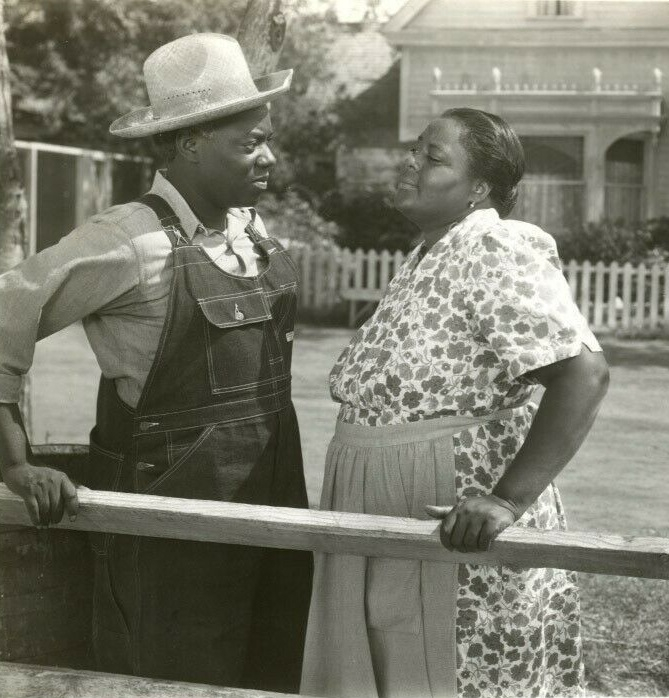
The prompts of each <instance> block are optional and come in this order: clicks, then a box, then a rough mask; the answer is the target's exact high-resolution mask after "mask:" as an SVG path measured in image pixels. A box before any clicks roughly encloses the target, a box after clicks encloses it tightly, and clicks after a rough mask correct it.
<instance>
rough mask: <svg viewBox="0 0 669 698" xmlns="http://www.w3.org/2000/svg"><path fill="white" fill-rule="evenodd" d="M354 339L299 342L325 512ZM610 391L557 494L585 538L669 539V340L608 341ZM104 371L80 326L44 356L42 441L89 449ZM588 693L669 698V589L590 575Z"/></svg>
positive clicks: (302, 397) (37, 427) (39, 400)
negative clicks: (338, 377) (332, 382)
mask: <svg viewBox="0 0 669 698" xmlns="http://www.w3.org/2000/svg"><path fill="white" fill-rule="evenodd" d="M350 335H351V331H350V330H346V329H338V328H337V329H332V328H321V327H311V326H309V327H307V326H302V327H300V328H299V330H298V332H297V333H296V341H295V357H294V380H293V386H294V401H295V406H296V409H297V412H298V416H299V418H300V426H301V430H302V440H303V448H304V457H305V458H304V459H305V469H306V476H307V487H308V491H309V498H310V501H311V502H312V503H316V502H317V501H318V496H319V491H320V484H321V478H322V472H323V462H324V458H325V451H326V449H327V444H328V441H329V439H330V436H331V434H332V431H333V427H334V420H335V417H336V413H337V409H336V406H335V405H334V404H333V403H332V402H331V401H330V399H329V395H328V389H327V375H328V372H329V370H330V367H331V366H332V363H333V362H334V359H335V358H336V356H337V355H338V354H339V352H340V351H341V349H342V348H343V346H344V345H345V344H346V342H347V341H348V339H349V337H350ZM603 345H604V349H605V353H606V356H607V358H608V360H609V363H610V365H611V387H610V389H609V394H608V396H607V398H606V400H605V402H604V404H603V406H602V409H601V412H600V415H599V417H598V419H597V421H596V423H595V426H594V427H593V429H592V432H591V433H590V436H589V437H588V439H587V441H586V443H585V444H584V445H583V447H582V448H581V450H580V452H579V453H578V454H577V455H576V457H575V458H574V459H573V461H572V462H571V463H570V464H569V466H568V467H567V468H566V469H565V471H564V472H563V473H562V474H561V475H560V478H559V480H558V483H559V485H560V489H561V491H562V496H563V500H564V502H565V506H566V508H567V512H568V514H569V520H570V525H571V528H572V529H574V530H578V529H581V530H585V529H588V530H601V531H610V532H616V533H621V534H628V535H662V536H667V537H669V506H667V500H668V499H669V341H660V340H617V339H604V340H603ZM98 374H99V370H98V368H97V365H96V362H95V359H94V357H93V356H92V354H91V352H90V350H89V349H88V346H87V344H86V342H85V337H84V335H83V331H82V329H81V327H80V326H74V327H71V328H68V329H67V330H65V331H64V332H61V333H60V334H58V335H56V336H54V337H52V338H49V339H47V340H44V341H43V342H41V343H40V344H39V345H38V347H37V351H36V354H35V366H34V369H33V376H34V383H35V388H34V393H33V394H34V397H33V441H34V442H35V443H45V442H51V443H57V442H61V443H62V442H65V443H85V442H86V440H87V434H88V430H89V429H90V428H91V426H92V420H93V417H94V411H95V391H96V387H97V379H98ZM581 586H582V599H583V600H582V604H583V634H584V638H585V653H586V655H585V659H586V671H587V680H588V687H589V692H590V693H591V694H594V695H625V696H638V695H644V696H651V695H652V696H669V609H668V608H667V603H666V599H667V598H669V596H668V593H669V582H667V581H654V580H641V579H634V578H623V577H606V576H599V575H585V574H584V575H581Z"/></svg>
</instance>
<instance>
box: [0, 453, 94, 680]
mask: <svg viewBox="0 0 669 698" xmlns="http://www.w3.org/2000/svg"><path fill="white" fill-rule="evenodd" d="M33 452H34V455H35V458H36V460H37V461H38V462H39V463H40V464H41V465H47V466H51V467H53V468H58V469H59V470H64V471H65V472H66V473H67V474H68V475H69V476H70V477H71V478H72V479H73V480H75V481H77V480H79V479H80V475H81V473H82V470H83V468H85V467H86V463H87V456H88V447H87V446H73V445H70V444H53V445H51V444H50V445H47V446H34V447H33ZM92 589H93V560H92V555H91V551H90V547H89V544H88V535H87V534H86V533H85V532H80V531H58V530H55V529H44V530H41V529H36V528H32V527H31V528H26V527H22V526H2V527H0V660H2V661H8V662H22V663H30V664H44V665H50V666H67V667H72V668H80V669H86V668H92V667H91V665H92V662H91V651H90V638H91V600H92Z"/></svg>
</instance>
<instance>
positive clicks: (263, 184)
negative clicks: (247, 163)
mask: <svg viewBox="0 0 669 698" xmlns="http://www.w3.org/2000/svg"><path fill="white" fill-rule="evenodd" d="M251 181H252V182H253V186H255V187H258V189H267V183H268V182H269V177H256V178H255V179H253V180H251Z"/></svg>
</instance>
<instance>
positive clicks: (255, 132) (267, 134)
mask: <svg viewBox="0 0 669 698" xmlns="http://www.w3.org/2000/svg"><path fill="white" fill-rule="evenodd" d="M273 135H274V131H263V130H262V129H260V128H252V129H251V130H250V131H248V132H247V133H246V137H247V138H249V137H253V138H267V139H270V138H271V137H272V136H273Z"/></svg>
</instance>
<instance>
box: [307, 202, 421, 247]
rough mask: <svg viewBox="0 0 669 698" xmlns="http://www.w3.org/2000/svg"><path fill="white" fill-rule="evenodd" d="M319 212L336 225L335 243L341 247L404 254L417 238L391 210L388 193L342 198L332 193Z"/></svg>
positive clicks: (393, 209) (404, 221) (393, 210)
mask: <svg viewBox="0 0 669 698" xmlns="http://www.w3.org/2000/svg"><path fill="white" fill-rule="evenodd" d="M320 212H321V214H322V215H323V216H324V217H325V218H326V219H328V220H332V221H334V222H335V223H337V225H338V227H339V235H338V238H337V243H338V244H339V245H341V246H342V247H350V248H351V249H357V248H358V247H360V248H362V249H363V250H372V249H375V250H390V251H391V252H394V251H395V250H401V251H402V252H405V253H406V252H408V251H409V250H410V249H411V248H412V247H413V245H414V244H415V240H416V237H417V235H418V229H417V228H416V227H415V226H414V225H413V223H410V222H409V221H408V220H407V219H406V218H404V217H403V216H402V215H401V214H400V213H399V212H398V211H396V210H395V208H394V207H393V205H392V200H391V194H390V193H389V192H383V191H367V192H361V193H360V194H357V195H356V196H354V197H346V198H344V197H343V196H342V195H341V194H340V193H339V192H333V193H331V194H330V195H329V196H328V197H326V198H325V199H324V200H323V202H322V203H321V208H320Z"/></svg>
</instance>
